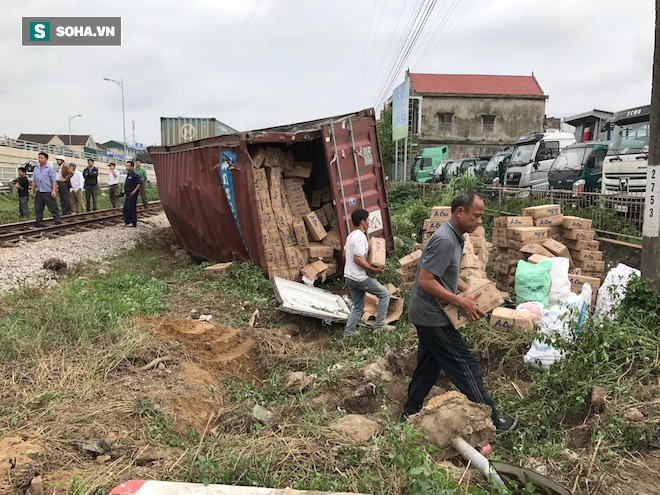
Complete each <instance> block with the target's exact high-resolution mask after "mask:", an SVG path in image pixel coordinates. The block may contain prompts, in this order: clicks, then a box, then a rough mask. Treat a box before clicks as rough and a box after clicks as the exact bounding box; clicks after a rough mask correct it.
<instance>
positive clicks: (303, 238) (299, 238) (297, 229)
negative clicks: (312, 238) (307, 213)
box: [293, 218, 309, 249]
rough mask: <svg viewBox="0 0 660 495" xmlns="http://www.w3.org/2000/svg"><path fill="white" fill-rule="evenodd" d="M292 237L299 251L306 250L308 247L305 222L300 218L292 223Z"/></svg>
mask: <svg viewBox="0 0 660 495" xmlns="http://www.w3.org/2000/svg"><path fill="white" fill-rule="evenodd" d="M293 235H294V236H295V238H296V243H297V244H298V246H300V248H301V249H307V248H308V247H309V239H308V237H307V229H306V228H305V222H304V221H303V220H302V219H301V218H296V219H295V220H294V221H293Z"/></svg>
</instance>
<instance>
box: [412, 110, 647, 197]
mask: <svg viewBox="0 0 660 495" xmlns="http://www.w3.org/2000/svg"><path fill="white" fill-rule="evenodd" d="M650 116H651V107H650V105H647V106H642V107H636V108H631V109H627V110H623V111H620V112H617V113H615V114H614V116H613V117H612V119H611V121H610V122H608V123H607V124H606V125H607V126H609V133H608V134H609V136H610V140H609V141H586V142H582V143H577V142H576V139H575V135H574V134H573V133H570V132H560V131H545V132H535V133H532V134H530V135H528V136H524V137H521V138H520V139H518V141H516V142H515V143H514V144H513V148H512V149H509V148H507V149H505V150H503V151H501V152H498V153H495V154H494V155H493V156H492V157H489V158H488V157H468V158H462V159H456V160H449V159H448V149H447V146H441V147H437V148H428V149H425V150H422V151H421V153H420V154H419V155H418V156H417V158H416V160H415V163H414V165H413V178H414V180H417V181H418V182H448V181H449V180H450V179H451V177H452V176H454V175H460V174H462V173H465V172H468V171H469V172H472V173H475V174H478V175H482V176H483V179H484V182H485V183H486V184H488V185H491V184H492V185H493V186H495V187H500V186H504V187H506V188H513V189H529V190H544V189H548V188H549V187H552V188H553V189H567V190H573V191H574V192H584V191H591V192H602V193H603V194H610V195H613V196H614V195H615V196H617V197H621V198H625V197H626V196H634V195H636V196H638V197H641V196H642V195H643V193H644V192H645V190H646V168H647V165H648V150H649V135H650ZM615 207H616V206H615ZM621 208H623V207H622V206H619V207H618V208H617V209H621Z"/></svg>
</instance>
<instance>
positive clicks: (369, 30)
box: [351, 0, 378, 106]
mask: <svg viewBox="0 0 660 495" xmlns="http://www.w3.org/2000/svg"><path fill="white" fill-rule="evenodd" d="M377 4H378V0H374V8H373V9H372V11H371V19H370V20H369V29H367V37H366V38H365V39H364V46H363V47H362V56H361V57H360V66H359V67H358V71H357V74H356V78H355V85H354V86H353V94H352V96H351V106H353V101H354V100H355V91H356V90H357V86H358V81H359V79H360V73H361V72H362V63H363V62H364V54H365V53H366V52H367V45H368V44H369V35H370V34H371V23H372V22H373V20H374V14H375V13H376V5H377Z"/></svg>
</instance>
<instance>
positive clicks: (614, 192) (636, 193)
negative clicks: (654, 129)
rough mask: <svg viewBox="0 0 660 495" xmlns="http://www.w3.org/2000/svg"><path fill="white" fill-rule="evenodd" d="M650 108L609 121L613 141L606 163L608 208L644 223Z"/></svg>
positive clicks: (604, 189) (626, 112)
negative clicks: (642, 216) (642, 219)
mask: <svg viewBox="0 0 660 495" xmlns="http://www.w3.org/2000/svg"><path fill="white" fill-rule="evenodd" d="M650 121H651V105H645V106H641V107H635V108H629V109H627V110H622V111H620V112H617V113H615V114H614V116H613V117H612V120H611V121H610V127H611V141H610V146H609V149H608V151H607V156H606V157H605V161H604V162H603V182H602V184H603V185H602V192H603V193H604V194H607V195H609V197H608V198H607V201H606V206H608V207H610V208H613V209H615V210H617V211H619V212H621V213H624V214H627V215H629V216H630V217H632V218H635V219H638V220H639V221H641V213H642V211H643V207H644V193H645V192H646V168H647V166H648V161H649V136H650V134H651V123H650Z"/></svg>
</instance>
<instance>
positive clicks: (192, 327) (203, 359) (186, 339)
mask: <svg viewBox="0 0 660 495" xmlns="http://www.w3.org/2000/svg"><path fill="white" fill-rule="evenodd" d="M138 324H139V325H140V326H143V327H147V328H149V329H151V330H152V331H154V332H156V333H158V334H160V335H163V336H165V337H167V338H170V339H172V340H176V341H177V342H179V343H180V344H181V345H182V346H183V348H184V349H185V351H186V353H187V354H189V355H190V356H191V357H192V358H194V360H195V361H198V362H199V363H200V364H201V365H202V367H203V369H204V370H205V371H207V372H210V373H213V375H214V376H215V377H218V376H223V377H225V376H236V377H240V378H243V377H245V376H246V375H250V374H251V372H252V370H253V369H254V367H255V362H256V360H255V352H254V340H253V339H252V337H251V336H250V335H248V334H247V333H246V332H245V331H244V330H237V329H235V328H232V327H229V326H226V325H217V324H215V323H209V322H202V321H198V320H192V319H184V318H180V319H179V318H174V319H171V318H163V317H143V318H140V319H139V320H138ZM191 378H193V379H194V380H197V381H199V380H202V381H205V380H206V379H207V378H208V377H204V376H202V377H196V376H193V377H191Z"/></svg>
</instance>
